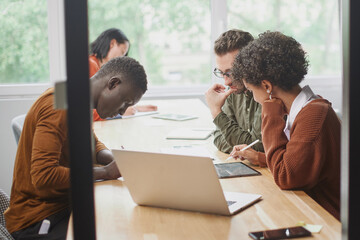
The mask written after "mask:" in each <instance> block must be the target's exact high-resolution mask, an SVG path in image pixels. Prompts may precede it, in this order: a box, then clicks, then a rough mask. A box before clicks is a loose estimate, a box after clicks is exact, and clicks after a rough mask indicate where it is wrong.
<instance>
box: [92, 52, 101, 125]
mask: <svg viewBox="0 0 360 240" xmlns="http://www.w3.org/2000/svg"><path fill="white" fill-rule="evenodd" d="M99 69H100V63H99V59H97V58H96V57H95V56H94V55H91V56H90V57H89V77H90V78H91V77H92V76H94V75H95V73H97V71H99ZM93 121H104V119H102V118H101V117H100V116H99V114H98V113H97V111H96V109H93Z"/></svg>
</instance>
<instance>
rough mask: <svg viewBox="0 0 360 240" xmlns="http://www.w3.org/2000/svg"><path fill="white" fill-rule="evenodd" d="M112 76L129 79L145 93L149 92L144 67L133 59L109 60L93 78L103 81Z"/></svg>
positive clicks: (117, 58) (119, 58)
mask: <svg viewBox="0 0 360 240" xmlns="http://www.w3.org/2000/svg"><path fill="white" fill-rule="evenodd" d="M110 75H111V76H118V75H120V76H122V77H126V78H129V79H130V80H131V83H132V84H133V85H134V86H135V87H138V88H140V89H141V90H142V91H143V93H145V92H146V90H147V77H146V73H145V70H144V67H143V66H142V65H141V64H140V63H139V62H138V61H136V60H135V59H133V58H131V57H126V56H124V57H116V58H113V59H111V60H109V61H108V62H107V63H106V64H104V65H103V66H102V67H101V68H100V70H99V71H98V72H97V73H96V74H95V75H94V76H93V77H94V78H96V79H101V78H104V77H106V76H110Z"/></svg>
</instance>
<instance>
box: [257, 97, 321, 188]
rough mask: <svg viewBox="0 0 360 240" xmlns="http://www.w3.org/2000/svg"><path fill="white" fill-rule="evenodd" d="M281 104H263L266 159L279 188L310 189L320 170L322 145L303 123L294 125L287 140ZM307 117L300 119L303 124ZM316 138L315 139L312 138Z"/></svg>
mask: <svg viewBox="0 0 360 240" xmlns="http://www.w3.org/2000/svg"><path fill="white" fill-rule="evenodd" d="M281 107H282V106H281V105H279V104H277V103H276V102H275V103H274V102H272V103H270V102H269V103H265V104H264V105H263V116H262V119H263V142H264V146H265V149H266V162H267V166H268V167H269V169H270V171H271V172H272V174H273V177H274V180H275V182H276V184H277V185H278V186H279V187H280V188H282V189H296V188H311V187H313V184H314V183H316V182H317V181H318V176H319V173H320V171H321V168H320V166H321V164H322V163H321V162H322V160H321V154H319V152H321V151H320V150H319V148H321V144H319V143H317V142H315V141H319V140H318V137H317V135H316V134H310V132H309V131H306V130H307V127H306V124H304V125H303V126H297V127H295V130H293V132H292V135H291V140H290V141H289V140H288V139H287V137H286V135H285V134H284V132H283V129H284V125H285V122H284V120H283V115H282V114H281V112H282V109H281ZM305 121H308V120H305V119H302V120H301V121H299V122H301V123H302V124H303V123H304V122H305ZM315 139H316V140H315Z"/></svg>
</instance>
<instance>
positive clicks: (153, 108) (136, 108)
mask: <svg viewBox="0 0 360 240" xmlns="http://www.w3.org/2000/svg"><path fill="white" fill-rule="evenodd" d="M157 109H158V108H157V106H155V105H150V104H149V105H137V106H131V107H128V108H127V109H126V111H125V113H124V116H129V115H134V114H135V113H136V112H152V111H157Z"/></svg>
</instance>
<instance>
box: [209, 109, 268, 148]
mask: <svg viewBox="0 0 360 240" xmlns="http://www.w3.org/2000/svg"><path fill="white" fill-rule="evenodd" d="M214 124H215V125H216V126H217V128H218V129H219V132H220V134H221V135H222V137H223V141H225V142H226V143H227V145H228V146H230V148H231V149H232V148H233V147H234V146H235V145H240V144H250V143H252V142H253V141H255V140H257V139H259V140H260V142H259V143H257V144H255V145H254V146H253V147H252V148H253V149H255V150H256V151H261V152H263V151H264V148H263V145H262V141H261V132H260V130H259V131H256V130H255V128H254V129H252V130H250V131H248V129H246V130H245V129H243V128H242V127H241V126H239V124H238V123H237V122H236V121H234V120H233V119H230V118H229V117H228V116H227V115H226V114H225V113H223V112H222V113H220V114H219V116H217V117H216V118H215V119H214ZM259 128H260V127H259ZM230 151H231V150H230Z"/></svg>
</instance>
